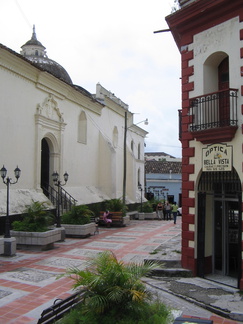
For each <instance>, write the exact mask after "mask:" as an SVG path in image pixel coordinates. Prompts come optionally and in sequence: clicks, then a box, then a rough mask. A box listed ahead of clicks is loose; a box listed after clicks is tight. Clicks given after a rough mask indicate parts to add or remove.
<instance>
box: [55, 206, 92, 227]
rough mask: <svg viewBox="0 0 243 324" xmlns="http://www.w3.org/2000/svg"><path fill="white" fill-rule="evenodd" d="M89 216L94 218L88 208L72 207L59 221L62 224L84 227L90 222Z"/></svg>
mask: <svg viewBox="0 0 243 324" xmlns="http://www.w3.org/2000/svg"><path fill="white" fill-rule="evenodd" d="M91 216H94V213H93V212H92V211H91V210H90V209H89V208H88V206H86V205H80V206H73V207H72V209H71V211H69V212H67V213H65V214H63V215H62V217H61V221H62V224H74V225H85V224H89V223H90V222H91V221H90V217H91Z"/></svg>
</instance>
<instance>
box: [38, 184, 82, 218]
mask: <svg viewBox="0 0 243 324" xmlns="http://www.w3.org/2000/svg"><path fill="white" fill-rule="evenodd" d="M42 190H43V193H44V194H45V195H46V196H47V198H48V199H49V200H50V201H51V202H52V204H53V205H54V206H56V205H57V202H59V207H60V213H61V214H63V212H64V210H66V211H70V210H71V208H72V207H73V206H75V204H76V202H77V200H76V199H75V198H73V196H71V195H70V194H69V193H68V192H67V191H66V190H65V189H63V187H60V194H59V197H58V190H56V189H55V188H54V187H52V186H51V185H49V184H47V183H46V184H45V186H43V187H42Z"/></svg>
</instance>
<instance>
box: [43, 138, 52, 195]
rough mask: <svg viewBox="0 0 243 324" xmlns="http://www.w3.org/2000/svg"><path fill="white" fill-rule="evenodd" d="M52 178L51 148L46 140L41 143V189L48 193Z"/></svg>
mask: <svg viewBox="0 0 243 324" xmlns="http://www.w3.org/2000/svg"><path fill="white" fill-rule="evenodd" d="M49 177H50V148H49V144H48V142H47V140H46V139H45V138H43V139H42V141H41V188H42V189H43V191H44V192H46V191H48V185H49Z"/></svg>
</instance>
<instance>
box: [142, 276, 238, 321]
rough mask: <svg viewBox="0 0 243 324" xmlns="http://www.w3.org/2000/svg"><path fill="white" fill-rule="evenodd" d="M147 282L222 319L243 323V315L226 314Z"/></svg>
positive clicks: (216, 308) (218, 309)
mask: <svg viewBox="0 0 243 324" xmlns="http://www.w3.org/2000/svg"><path fill="white" fill-rule="evenodd" d="M151 279H152V277H151ZM145 282H146V285H148V286H150V287H152V288H154V289H158V290H161V291H164V292H167V293H169V294H172V295H174V296H176V297H179V298H182V299H184V300H186V301H187V302H190V303H192V304H195V305H197V306H199V307H201V308H204V309H206V310H208V311H210V312H212V313H214V314H217V315H219V316H221V317H225V318H229V319H232V320H234V321H241V322H243V313H236V312H226V311H224V310H222V309H220V308H218V307H214V306H211V305H207V304H204V303H202V302H200V301H197V300H195V299H192V298H190V297H187V296H184V295H181V294H178V293H175V292H173V291H171V290H167V289H163V288H160V287H158V286H156V285H153V284H151V283H149V282H147V281H145Z"/></svg>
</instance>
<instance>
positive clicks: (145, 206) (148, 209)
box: [143, 201, 154, 213]
mask: <svg viewBox="0 0 243 324" xmlns="http://www.w3.org/2000/svg"><path fill="white" fill-rule="evenodd" d="M153 211H154V210H153V206H152V204H151V203H150V202H149V201H146V202H145V203H144V204H143V212H144V213H152V212H153Z"/></svg>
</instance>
